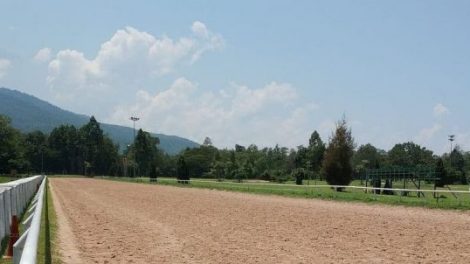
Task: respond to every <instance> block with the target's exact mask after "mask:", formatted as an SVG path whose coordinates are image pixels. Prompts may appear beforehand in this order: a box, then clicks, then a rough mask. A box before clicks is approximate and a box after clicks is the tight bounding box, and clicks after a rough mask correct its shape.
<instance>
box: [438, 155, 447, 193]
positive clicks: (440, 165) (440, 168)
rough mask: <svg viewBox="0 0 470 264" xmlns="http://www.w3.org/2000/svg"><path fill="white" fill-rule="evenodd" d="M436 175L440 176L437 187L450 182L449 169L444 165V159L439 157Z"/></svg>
mask: <svg viewBox="0 0 470 264" xmlns="http://www.w3.org/2000/svg"><path fill="white" fill-rule="evenodd" d="M436 177H437V178H439V180H437V181H436V186H437V187H444V185H446V184H448V178H447V171H446V169H445V167H444V161H443V160H442V159H441V158H439V159H437V162H436Z"/></svg>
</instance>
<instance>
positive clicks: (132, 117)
mask: <svg viewBox="0 0 470 264" xmlns="http://www.w3.org/2000/svg"><path fill="white" fill-rule="evenodd" d="M129 119H130V120H132V122H133V123H134V143H133V144H134V166H132V167H133V168H134V177H135V165H136V164H137V161H136V160H135V122H137V121H139V120H140V118H138V117H136V116H131V117H130V118H129Z"/></svg>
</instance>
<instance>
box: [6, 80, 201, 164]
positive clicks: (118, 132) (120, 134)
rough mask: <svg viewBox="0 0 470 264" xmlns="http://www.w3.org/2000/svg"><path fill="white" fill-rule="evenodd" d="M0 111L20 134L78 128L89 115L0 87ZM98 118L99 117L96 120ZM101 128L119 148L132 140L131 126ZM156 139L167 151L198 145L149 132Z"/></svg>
mask: <svg viewBox="0 0 470 264" xmlns="http://www.w3.org/2000/svg"><path fill="white" fill-rule="evenodd" d="M0 114H2V115H6V116H8V117H10V119H11V121H12V126H13V127H15V128H16V129H18V130H20V131H21V132H23V133H28V132H31V131H34V130H39V131H42V132H44V133H50V132H51V131H52V130H53V129H54V128H55V127H57V126H60V125H63V124H68V125H74V126H76V127H80V126H82V125H84V124H86V123H87V122H88V121H89V119H90V117H89V116H86V115H80V114H76V113H73V112H70V111H67V110H64V109H61V108H59V107H57V106H54V105H52V104H50V103H48V102H46V101H43V100H41V99H39V98H37V97H34V96H32V95H29V94H26V93H23V92H20V91H17V90H12V89H8V88H2V87H0ZM98 121H99V120H98ZM101 128H102V129H103V131H104V133H105V134H107V135H108V136H109V137H110V138H111V139H112V140H113V141H114V142H115V143H116V144H119V146H120V147H121V149H122V148H123V147H124V146H126V145H128V144H130V143H131V142H132V138H133V135H134V131H133V128H130V127H125V126H119V125H112V124H105V123H101ZM152 135H153V136H157V137H158V138H159V139H160V145H159V148H161V149H162V150H163V151H165V152H166V153H168V154H171V155H173V154H177V153H179V152H180V151H181V150H183V149H186V148H194V147H197V146H199V144H198V143H196V142H194V141H191V140H189V139H186V138H182V137H178V136H171V135H165V134H156V133H152Z"/></svg>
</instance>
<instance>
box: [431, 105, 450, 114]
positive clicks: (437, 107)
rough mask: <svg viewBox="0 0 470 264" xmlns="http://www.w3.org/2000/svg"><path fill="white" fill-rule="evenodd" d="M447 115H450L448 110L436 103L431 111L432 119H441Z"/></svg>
mask: <svg viewBox="0 0 470 264" xmlns="http://www.w3.org/2000/svg"><path fill="white" fill-rule="evenodd" d="M449 113H450V111H449V109H447V107H445V106H444V105H443V104H441V103H438V104H436V105H435V106H434V109H433V114H434V117H442V116H445V115H447V114H449Z"/></svg>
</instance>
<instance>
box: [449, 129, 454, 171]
mask: <svg viewBox="0 0 470 264" xmlns="http://www.w3.org/2000/svg"><path fill="white" fill-rule="evenodd" d="M454 140H455V135H449V141H450V153H449V162H450V166H452V150H453V149H452V142H454Z"/></svg>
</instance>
